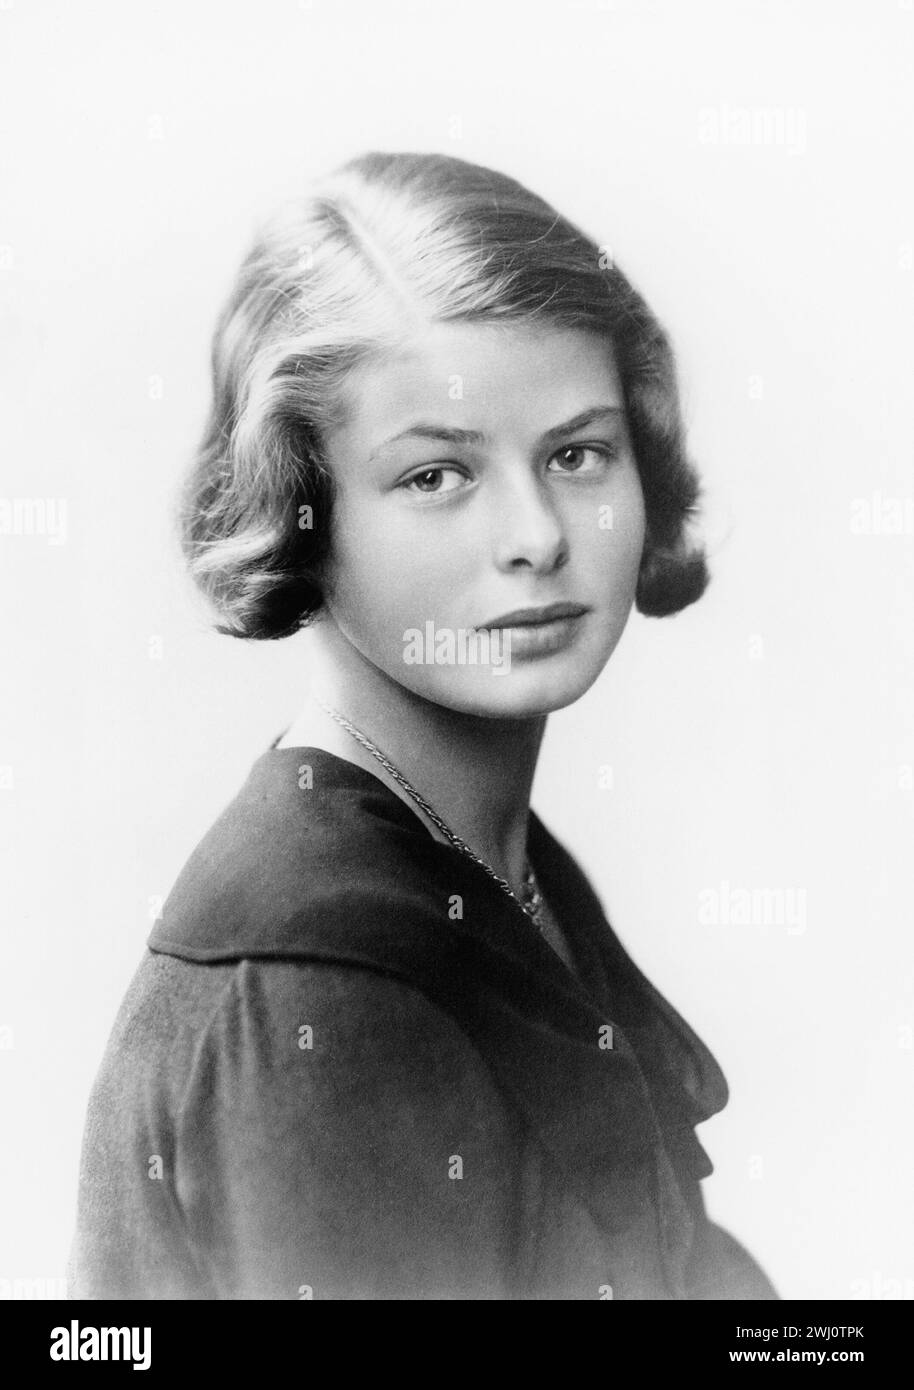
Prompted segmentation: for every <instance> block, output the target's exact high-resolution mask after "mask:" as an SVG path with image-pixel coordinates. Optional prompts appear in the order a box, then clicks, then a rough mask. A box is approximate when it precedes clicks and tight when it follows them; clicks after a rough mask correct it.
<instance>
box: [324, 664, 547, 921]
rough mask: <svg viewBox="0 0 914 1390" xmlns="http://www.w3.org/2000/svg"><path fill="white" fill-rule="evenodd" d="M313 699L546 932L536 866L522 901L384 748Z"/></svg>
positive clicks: (530, 868) (527, 877) (527, 875)
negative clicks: (426, 798) (392, 760)
mask: <svg viewBox="0 0 914 1390" xmlns="http://www.w3.org/2000/svg"><path fill="white" fill-rule="evenodd" d="M312 699H313V700H314V701H315V703H316V704H318V705H320V707H321V709H322V710H324V711H325V712H326V713H327V714H329V715H330V718H331V719H335V720H336V722H337V724H340V725H341V726H342V727H343V728H344V729H345V730H346V732H347V733H348V734H351V735H352V737H353V738H354V739H356V740H357V742H359V743H360V744H361V745H362V747H363V748H365V749H367V751H368V752H369V753H370V754H371V756H372V757H373V758H377V760H378V762H379V763H380V764H381V766H382V767H383V768H386V769H387V771H388V772H389V773H390V775H391V777H392V778H393V779H394V781H395V782H397V783H398V785H399V786H401V787H402V788H403V790H404V791H405V792H406V793H407V794H408V795H409V796H411V797H412V799H413V801H415V803H416V805H417V806H420V807H421V808H422V810H423V811H424V812H425V814H426V815H427V816H428V818H429V820H430V821H432V823H433V824H434V825H437V827H438V829H439V830H440V831H441V833H442V835H444V836H445V838H446V839H447V840H449V841H450V843H451V844H452V845H453V846H454V847H455V849H459V850H460V851H461V853H463V854H465V855H466V856H467V858H469V859H472V861H473V863H474V864H478V865H479V867H480V868H481V869H484V870H485V872H486V873H487V874H488V876H489V878H494V880H495V882H496V883H497V884H498V886H499V888H501V889H502V890H503V891H504V892H505V893H507V895H508V897H509V898H511V899H512V901H514V902H515V903H517V906H518V907H519V908H520V909H521V911H522V912H523V913H524V914H525V915H526V916H527V917H528V918H529V920H530V921H531V922H533V923H534V924H535V925H536V926H537V927H539V930H540V931H541V932H542V930H543V924H542V923H541V921H540V913H541V911H542V906H543V895H542V892H541V891H540V887H539V884H538V883H537V881H536V875H535V874H534V872H533V866H532V865H531V864H530V862H529V860H528V862H527V870H526V873H525V875H524V897H523V898H519V897H518V896H517V894H516V893H515V891H514V889H513V888H512V887H511V885H510V883H509V882H508V880H507V879H506V878H502V876H501V874H497V873H496V872H495V870H494V869H493V868H492V866H491V865H490V864H487V863H486V861H485V860H484V859H482V858H481V857H480V856H479V855H478V854H477V853H476V851H475V850H472V849H470V846H469V845H468V844H467V843H466V841H465V840H461V838H460V836H459V835H457V834H456V833H455V832H454V831H453V830H452V829H451V828H450V826H449V825H447V824H446V823H445V822H444V821H443V820H442V819H441V817H440V816H439V815H438V812H437V811H436V810H434V808H433V807H431V806H429V804H428V802H427V801H426V800H425V798H424V797H423V796H422V795H420V793H419V792H417V791H416V788H415V787H414V786H413V785H412V783H411V782H409V781H407V779H406V778H405V777H404V776H403V773H402V772H401V771H400V769H399V768H398V767H394V765H393V763H392V762H391V761H390V759H389V758H388V757H386V756H385V755H384V754H383V753H382V752H381V750H380V748H378V746H377V745H376V744H374V743H372V741H371V739H370V738H368V737H367V736H366V735H365V734H363V733H362V730H361V729H357V728H356V726H355V725H354V724H351V723H350V722H349V720H348V719H346V718H344V717H343V715H342V714H340V713H339V712H338V711H337V710H335V709H332V708H331V707H330V705H327V704H325V703H324V701H323V700H321V699H320V698H319V696H317V695H315V694H314V693H313V691H312Z"/></svg>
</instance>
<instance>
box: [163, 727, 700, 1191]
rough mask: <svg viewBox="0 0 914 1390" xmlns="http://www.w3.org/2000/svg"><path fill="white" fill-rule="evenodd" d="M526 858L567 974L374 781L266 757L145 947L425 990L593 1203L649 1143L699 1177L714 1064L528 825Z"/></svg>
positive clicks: (573, 876)
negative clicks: (291, 962)
mask: <svg viewBox="0 0 914 1390" xmlns="http://www.w3.org/2000/svg"><path fill="white" fill-rule="evenodd" d="M529 852H530V858H531V861H532V863H533V865H534V868H535V870H536V873H537V877H538V878H539V880H540V883H541V886H542V888H543V891H544V893H545V894H546V895H547V897H548V899H549V901H550V903H551V904H552V906H553V909H554V911H555V912H556V915H557V917H558V919H559V921H560V922H561V925H562V928H563V930H564V931H565V933H566V935H567V938H568V940H569V943H570V946H571V949H572V951H573V953H574V955H575V958H576V961H577V962H578V965H579V971H580V976H581V979H580V981H579V980H576V979H575V978H574V977H573V976H572V975H571V974H570V973H569V971H568V970H567V969H566V967H565V965H564V964H563V963H562V961H561V960H560V959H559V957H558V956H557V955H556V954H555V952H554V951H553V950H552V949H551V947H550V946H549V945H548V944H547V943H546V942H545V941H544V940H543V938H542V937H541V936H540V934H539V933H538V932H537V931H536V930H535V929H534V928H533V926H532V924H531V923H530V922H529V921H528V919H527V918H526V916H525V914H524V913H523V911H522V910H521V909H520V907H519V905H518V904H517V903H515V902H513V901H512V900H511V899H510V898H509V897H508V896H507V894H506V893H504V891H503V890H502V889H501V888H500V887H499V886H498V885H497V884H496V883H495V882H494V881H493V880H492V879H490V878H489V877H488V876H487V875H486V874H485V872H484V871H483V870H482V869H481V868H480V867H479V866H478V865H477V864H475V863H473V862H472V860H470V859H468V858H467V857H466V856H465V855H464V854H462V853H461V852H460V851H459V850H457V849H456V848H454V847H452V846H450V845H447V844H443V843H441V842H440V841H438V840H436V839H435V838H434V837H433V836H431V835H430V833H429V832H428V830H427V828H426V826H425V825H424V824H423V822H422V821H420V820H419V818H418V816H417V815H415V814H414V813H413V812H412V810H411V809H410V808H409V807H408V806H407V805H406V804H405V803H404V802H403V801H402V800H401V799H400V798H399V797H398V796H396V795H395V794H394V792H392V791H391V790H390V789H389V788H388V787H387V786H386V785H385V784H384V783H383V782H381V781H380V780H379V779H378V778H377V777H375V776H373V775H372V774H371V773H370V772H368V771H367V770H366V769H364V768H362V767H360V766H358V765H356V764H354V763H350V762H348V761H347V760H346V759H343V758H340V757H337V756H336V755H335V754H332V753H328V752H326V751H325V750H323V749H319V748H314V747H297V748H283V749H279V748H277V747H275V745H274V746H271V747H270V748H268V749H267V750H266V751H265V752H264V753H262V754H261V755H260V757H259V758H258V759H257V760H256V762H255V763H254V764H253V766H252V768H251V770H250V772H249V775H248V777H247V780H246V781H245V783H244V785H243V786H242V788H241V789H240V791H239V792H238V793H237V795H236V796H235V797H234V799H233V800H232V801H231V802H230V803H229V805H228V806H227V807H226V808H225V810H224V811H223V812H222V814H221V815H220V816H219V817H218V819H217V820H216V821H215V823H214V824H213V826H212V827H211V828H210V830H209V831H208V832H207V834H206V835H205V836H204V838H203V839H202V841H201V842H200V844H199V845H198V846H197V847H196V849H195V850H194V851H193V853H192V854H191V856H190V858H189V859H188V861H187V863H186V865H185V867H184V869H183V870H182V872H181V874H180V875H179V878H178V880H177V882H176V883H175V886H174V888H173V889H172V892H171V893H170V894H169V897H168V899H167V901H166V903H165V905H164V908H163V911H162V916H161V918H160V919H159V920H158V922H157V923H156V925H155V927H154V929H153V931H152V933H151V935H150V937H149V940H148V945H149V948H150V950H152V951H156V952H160V953H163V954H166V955H172V956H178V957H181V958H182V959H185V960H189V961H194V962H199V963H214V962H220V961H231V960H243V959H264V958H267V959H270V958H273V959H295V960H309V961H315V962H327V963H336V964H346V965H351V966H358V967H362V968H366V969H370V970H374V971H377V972H380V973H383V974H385V975H388V976H393V977H395V978H398V979H400V980H403V981H405V982H407V983H409V984H411V985H413V986H415V987H416V988H418V989H420V990H422V992H423V993H425V994H426V996H427V997H429V998H430V999H432V1001H433V1002H435V1003H436V1004H438V1005H439V1006H440V1007H442V1008H444V1009H445V1010H446V1011H447V1012H448V1013H449V1014H451V1015H452V1016H453V1017H454V1018H455V1019H456V1021H457V1022H458V1023H459V1024H460V1026H461V1027H462V1028H463V1029H464V1030H465V1031H466V1032H467V1034H468V1035H469V1036H470V1038H471V1039H472V1040H473V1042H474V1043H475V1045H476V1047H477V1048H478V1050H479V1051H480V1052H481V1053H482V1055H483V1057H484V1058H485V1060H486V1061H487V1063H488V1065H489V1067H490V1069H491V1070H492V1072H493V1073H494V1075H495V1077H496V1079H497V1080H498V1081H499V1083H500V1084H501V1086H502V1088H503V1090H504V1092H505V1093H506V1095H507V1096H508V1097H509V1098H510V1099H511V1100H512V1101H513V1102H514V1103H515V1104H516V1106H517V1108H518V1109H519V1111H520V1112H521V1115H522V1117H523V1119H524V1120H525V1122H526V1123H527V1124H529V1125H531V1126H532V1127H533V1128H534V1130H535V1131H536V1132H537V1133H538V1135H539V1137H540V1139H541V1141H542V1142H543V1144H544V1145H545V1146H546V1148H547V1150H549V1151H550V1152H551V1153H552V1155H553V1157H554V1158H555V1159H556V1160H557V1161H558V1162H559V1163H560V1164H561V1166H562V1167H563V1168H564V1169H565V1171H566V1173H568V1175H569V1178H570V1180H572V1181H573V1182H575V1183H576V1184H577V1185H578V1187H579V1190H580V1191H581V1194H582V1196H583V1197H584V1198H585V1200H588V1201H589V1202H590V1204H591V1206H592V1208H593V1207H594V1206H597V1207H598V1206H599V1198H598V1196H595V1193H596V1192H597V1191H598V1189H599V1179H600V1169H601V1168H604V1167H606V1166H610V1167H612V1166H620V1165H621V1166H622V1167H623V1168H625V1169H629V1168H631V1167H632V1166H635V1165H637V1164H638V1163H639V1162H642V1161H643V1160H644V1159H645V1158H646V1157H647V1156H648V1154H649V1153H650V1152H651V1151H652V1150H654V1149H655V1148H656V1146H657V1145H659V1144H661V1143H663V1144H665V1147H666V1149H667V1152H668V1153H669V1155H670V1157H671V1159H672V1161H673V1163H674V1166H675V1167H676V1168H677V1170H678V1171H679V1172H680V1173H681V1175H682V1176H684V1177H687V1178H700V1177H704V1176H706V1175H707V1174H708V1173H710V1172H711V1171H712V1165H711V1163H710V1160H709V1158H708V1156H707V1154H706V1153H705V1151H704V1149H703V1148H702V1147H701V1145H700V1144H699V1143H698V1141H697V1139H696V1138H695V1136H694V1133H693V1126H694V1125H695V1124H697V1123H699V1122H700V1121H702V1120H704V1119H707V1118H708V1117H709V1116H710V1115H712V1114H714V1113H716V1112H717V1111H718V1110H720V1109H721V1108H722V1107H723V1106H724V1105H725V1104H726V1100H727V1085H726V1081H725V1079H724V1077H723V1074H722V1073H721V1071H720V1068H719V1067H718V1065H717V1063H716V1061H715V1060H714V1058H713V1057H712V1056H711V1054H710V1052H709V1051H708V1049H707V1048H706V1047H705V1045H704V1044H703V1043H702V1042H701V1040H700V1039H699V1038H698V1037H697V1036H696V1034H695V1033H693V1032H692V1030H691V1029H690V1028H689V1026H688V1025H687V1024H686V1023H685V1021H684V1020H683V1019H682V1018H681V1017H680V1016H679V1014H678V1013H676V1011H675V1010H674V1009H673V1008H672V1006H671V1005H670V1004H669V1003H668V1002H667V1001H666V1000H665V999H664V998H663V996H662V995H661V994H660V993H659V992H658V991H657V990H656V989H655V988H654V987H653V986H652V985H651V984H650V982H649V981H648V980H647V979H646V978H645V977H644V975H643V974H642V973H641V971H640V970H639V969H638V968H637V966H636V965H635V964H634V962H633V961H632V960H631V958H630V957H629V955H628V954H627V952H626V951H625V949H624V948H623V946H622V944H621V942H620V941H619V940H618V938H617V937H616V935H615V933H614V932H613V931H612V928H611V927H610V925H609V923H608V921H607V919H606V917H605V915H604V913H603V910H602V908H601V906H600V903H599V900H598V899H597V897H596V895H595V894H594V892H593V890H592V888H591V887H590V884H589V883H588V881H587V879H586V877H585V876H584V874H583V873H582V872H581V870H580V868H579V867H578V866H577V864H576V863H575V862H574V860H573V859H572V857H571V856H570V855H569V854H568V853H567V851H566V850H564V849H563V848H562V846H561V845H560V844H559V843H558V841H557V840H555V838H554V837H553V836H552V835H551V834H550V832H549V831H548V830H547V829H546V827H545V826H544V825H543V823H542V821H541V820H540V819H539V817H538V816H537V815H536V813H535V812H531V815H530V830H529ZM607 1025H609V1027H610V1028H611V1029H612V1033H611V1035H610V1034H607V1031H606V1029H607ZM610 1038H611V1043H612V1045H611V1046H610V1047H607V1046H606V1043H607V1041H608V1040H609V1039H610ZM595 1184H596V1186H595Z"/></svg>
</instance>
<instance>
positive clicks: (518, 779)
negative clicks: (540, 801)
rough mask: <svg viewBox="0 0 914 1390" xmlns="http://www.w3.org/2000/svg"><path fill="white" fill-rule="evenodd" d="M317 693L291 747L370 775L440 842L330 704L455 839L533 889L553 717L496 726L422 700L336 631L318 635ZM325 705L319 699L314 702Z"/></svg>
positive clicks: (324, 628) (292, 733) (324, 629)
mask: <svg viewBox="0 0 914 1390" xmlns="http://www.w3.org/2000/svg"><path fill="white" fill-rule="evenodd" d="M309 636H310V637H311V638H312V640H313V646H312V651H311V656H310V658H309V666H310V670H311V682H310V686H311V691H310V697H309V700H308V702H307V704H306V706H305V708H304V709H303V710H302V711H301V713H300V714H299V716H298V717H297V718H296V720H295V722H294V723H293V724H292V726H291V727H290V728H289V730H288V732H287V734H286V736H285V738H284V739H283V744H284V745H285V746H290V745H295V744H310V745H311V746H313V747H320V748H324V749H325V750H327V751H328V752H331V753H335V754H336V755H337V756H339V757H343V758H346V759H347V760H348V761H350V762H353V763H356V764H357V765H358V766H361V767H364V768H366V769H367V770H368V771H369V772H371V773H373V774H374V775H375V776H377V777H378V778H380V780H381V781H383V782H384V783H385V784H386V785H387V786H389V787H390V788H391V790H392V791H394V792H395V793H396V794H397V795H398V796H400V797H401V798H402V799H403V800H404V801H405V802H406V804H407V805H408V806H410V808H411V809H412V810H413V811H414V812H415V813H416V814H417V815H418V816H419V818H420V820H422V821H423V823H424V824H426V826H427V827H428V829H429V831H430V833H432V834H433V835H434V836H435V837H436V838H438V839H442V840H445V839H446V836H444V835H443V834H442V833H441V832H440V830H439V829H438V828H437V827H436V826H435V825H434V822H432V821H431V820H430V819H429V818H428V817H427V816H426V815H425V814H424V813H423V812H422V811H421V809H420V808H419V807H418V806H417V805H416V803H415V802H414V801H413V799H412V797H410V795H409V793H408V792H406V791H405V789H404V788H402V787H400V785H399V784H398V783H397V782H396V779H394V778H393V777H391V776H390V774H389V773H388V772H387V770H386V769H385V768H384V767H383V766H382V765H381V763H379V762H378V760H377V759H376V758H375V757H374V756H373V755H372V754H371V753H370V752H369V751H368V750H367V749H366V748H364V747H363V746H362V745H361V744H360V743H359V742H358V740H356V739H354V738H353V737H352V735H351V734H350V733H349V732H348V731H347V730H345V729H344V728H343V727H342V726H341V725H339V724H337V722H336V721H335V720H334V719H333V718H332V717H331V716H330V715H329V714H327V713H326V712H325V710H323V709H322V708H321V705H320V704H319V703H318V701H323V702H325V703H326V704H327V705H330V706H331V708H333V709H334V710H336V711H337V713H338V714H341V715H343V716H344V717H345V718H346V719H347V720H349V721H350V722H351V723H352V724H354V725H355V726H356V728H357V729H359V730H360V731H361V732H362V733H364V734H365V735H366V736H367V737H368V738H369V739H370V740H371V742H372V743H374V744H375V745H376V746H377V747H378V748H379V749H380V750H381V752H382V753H384V754H385V756H386V757H387V758H388V759H389V760H390V762H391V763H393V765H394V766H395V767H396V768H397V770H398V771H399V772H400V773H402V775H403V776H404V777H405V778H407V780H408V781H409V782H410V783H411V784H412V785H413V786H414V787H415V789H416V791H418V792H419V793H420V794H421V796H422V797H423V798H424V799H425V800H426V801H427V802H428V803H429V805H430V806H431V807H432V808H433V809H434V810H435V811H436V812H437V814H438V815H439V816H440V817H441V819H442V820H443V821H444V822H445V823H446V824H447V825H448V826H449V827H450V829H451V830H452V831H454V832H455V834H457V835H459V836H460V838H461V839H462V840H464V841H466V843H467V844H468V845H469V846H470V848H471V849H473V850H474V851H475V853H476V854H478V855H480V857H481V858H482V859H484V860H485V861H486V863H488V864H489V865H490V866H491V867H492V868H493V869H494V870H495V871H496V873H498V874H501V875H502V876H503V877H505V878H507V880H508V882H509V883H510V884H511V886H512V888H514V889H515V891H519V889H520V886H521V884H522V883H523V879H524V866H525V861H526V846H527V827H528V817H529V810H530V793H531V789H532V786H533V776H534V773H535V771H536V763H537V758H538V756H539V750H540V745H541V743H542V738H543V733H544V732H545V727H546V716H545V715H542V716H538V717H536V718H530V719H488V718H481V717H478V716H474V715H467V714H461V713H457V712H455V711H453V710H449V709H445V708H444V707H443V706H442V705H438V704H434V703H432V702H430V701H428V700H425V699H423V698H422V697H421V696H419V695H415V694H414V693H413V692H412V691H410V690H407V689H406V688H405V687H404V686H402V685H400V684H398V683H397V682H395V681H393V680H391V678H390V677H389V676H387V675H386V674H385V673H384V672H383V671H381V670H379V669H378V667H376V666H374V665H373V664H372V663H371V662H369V661H367V660H366V659H365V658H364V657H363V656H362V655H361V653H359V652H357V651H356V650H355V648H353V647H352V646H351V645H350V644H349V643H348V642H347V641H346V640H345V638H343V637H342V635H341V634H340V633H339V631H338V629H336V628H335V626H334V625H332V624H330V623H327V624H320V625H315V627H314V628H313V629H312V630H311V632H310V634H309ZM315 697H316V698H315Z"/></svg>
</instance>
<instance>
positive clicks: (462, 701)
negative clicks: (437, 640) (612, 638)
mask: <svg viewBox="0 0 914 1390" xmlns="http://www.w3.org/2000/svg"><path fill="white" fill-rule="evenodd" d="M601 669H602V667H600V668H598V669H596V670H593V669H587V670H583V669H581V668H580V666H578V667H576V668H569V667H568V666H567V665H565V666H564V667H563V668H557V669H553V670H551V671H550V670H548V669H547V668H546V663H544V662H537V663H524V664H520V663H515V664H514V665H512V666H511V668H510V669H509V670H506V671H503V672H500V673H496V672H495V671H494V670H493V671H485V672H482V671H479V672H472V673H470V672H468V671H466V670H465V669H464V670H462V671H460V672H459V673H458V672H456V671H452V672H450V673H449V674H450V676H451V678H450V679H442V680H435V681H432V682H429V684H428V685H427V686H426V687H425V688H421V689H419V688H417V687H416V686H414V685H413V684H412V682H410V688H411V689H413V690H414V691H415V693H416V694H417V695H421V696H423V697H424V698H425V699H427V700H429V701H431V702H432V703H433V704H438V705H443V706H444V707H445V708H446V709H452V710H454V712H455V713H458V714H471V715H476V716H478V717H479V718H482V719H535V718H541V717H543V716H545V715H547V714H553V713H555V711H556V710H560V709H564V708H565V707H566V706H567V705H572V704H574V702H575V700H579V699H580V698H581V696H582V695H584V694H585V693H586V692H587V691H588V690H589V689H590V687H591V686H592V685H593V683H594V681H595V680H596V679H597V677H598V676H599V674H600V670H601Z"/></svg>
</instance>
